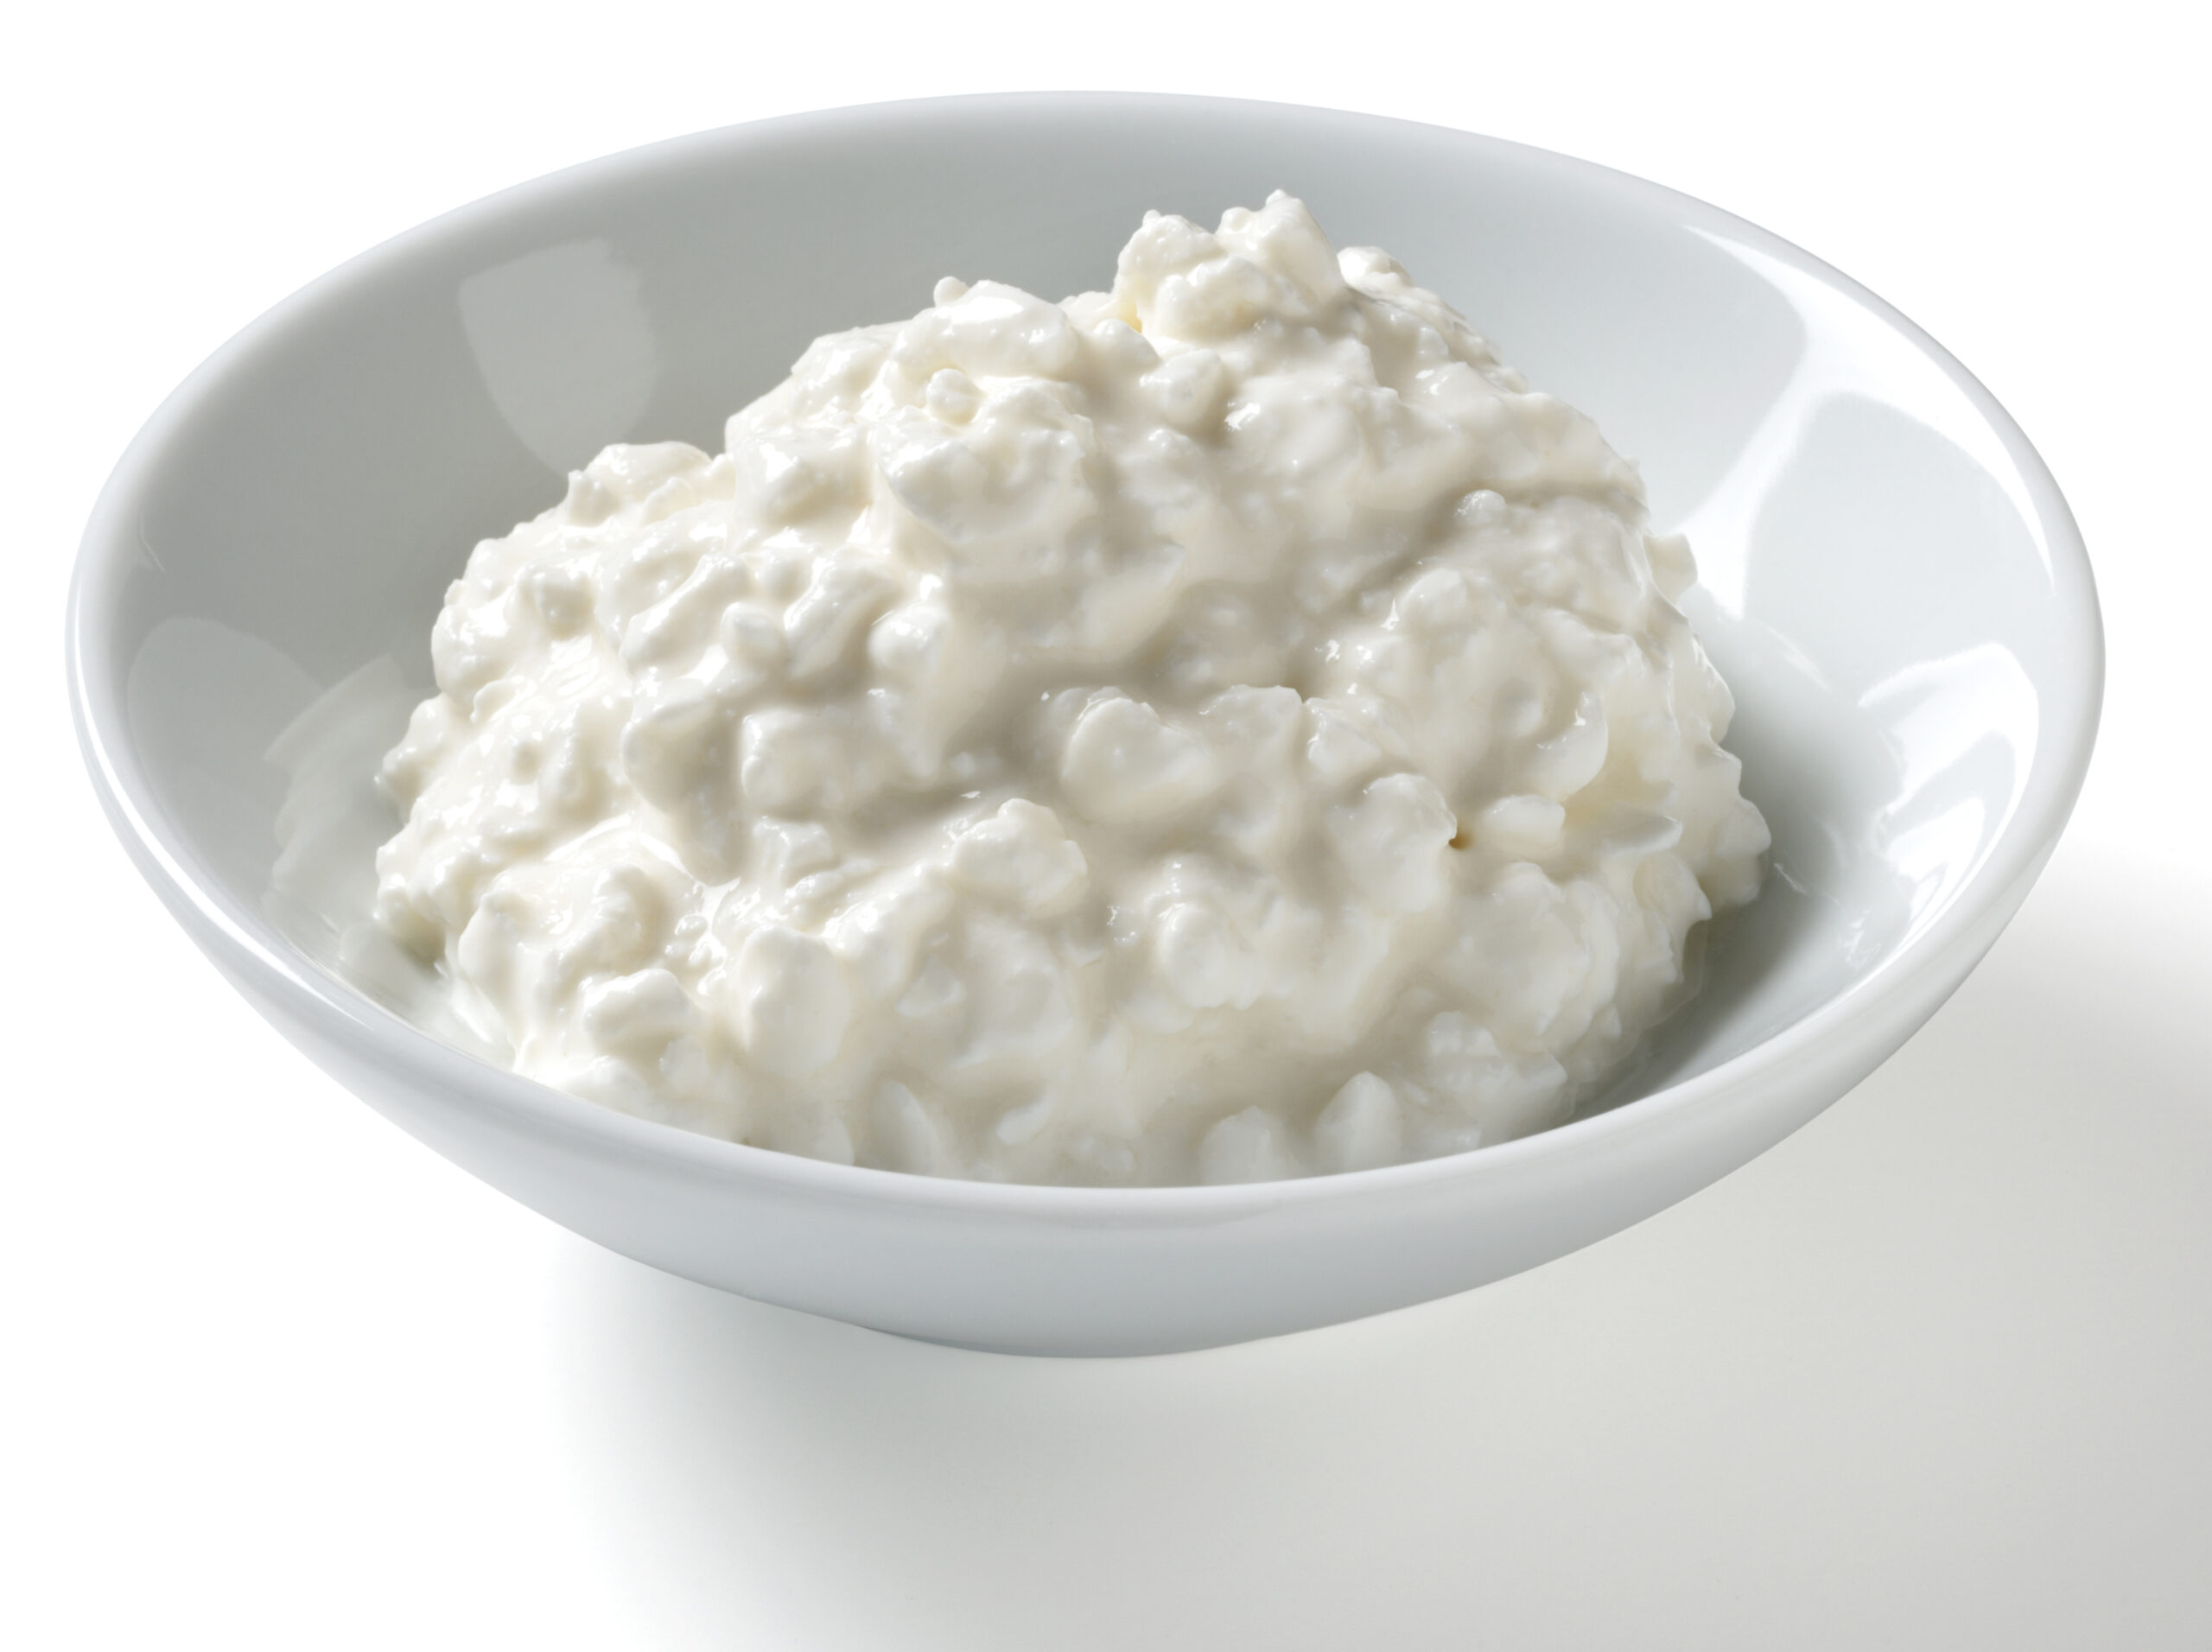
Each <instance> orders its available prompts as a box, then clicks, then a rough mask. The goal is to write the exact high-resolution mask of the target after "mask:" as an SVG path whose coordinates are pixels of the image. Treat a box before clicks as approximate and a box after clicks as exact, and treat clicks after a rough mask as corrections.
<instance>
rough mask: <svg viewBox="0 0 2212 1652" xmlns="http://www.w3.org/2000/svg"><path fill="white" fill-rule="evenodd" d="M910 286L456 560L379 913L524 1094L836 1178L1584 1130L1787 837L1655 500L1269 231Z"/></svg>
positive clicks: (1546, 407) (1244, 228) (1277, 211)
mask: <svg viewBox="0 0 2212 1652" xmlns="http://www.w3.org/2000/svg"><path fill="white" fill-rule="evenodd" d="M935 300H936V302H934V304H933V305H932V306H931V308H927V309H925V310H924V311H922V312H921V314H919V315H917V316H915V317H914V318H913V319H912V321H904V322H899V323H897V324H894V325H887V326H880V327H862V328H860V329H858V330H856V331H854V332H850V333H843V334H836V335H834V336H831V337H828V338H824V339H822V340H817V342H816V343H815V344H814V345H813V346H812V347H811V348H810V349H809V350H808V351H807V352H806V353H805V355H804V357H802V358H801V359H800V360H799V362H798V365H797V366H796V367H795V368H794V369H793V371H792V372H791V377H790V378H788V379H787V380H786V381H785V383H784V384H781V385H779V386H778V387H777V388H776V389H775V390H773V391H770V392H769V393H768V394H767V395H766V396H764V397H761V398H760V400H759V401H757V402H755V403H753V404H752V405H751V406H750V407H747V408H746V409H745V410H743V411H741V412H740V413H738V414H737V415H736V416H734V417H733V418H732V419H731V420H730V422H729V427H728V450H727V452H726V453H725V454H722V455H721V457H718V458H712V459H710V458H709V457H708V456H707V455H706V454H702V453H700V452H698V451H696V449H694V448H690V447H686V446H683V445H682V444H680V443H666V444H661V445H658V446H626V447H615V448H608V449H607V451H606V452H605V453H603V454H601V455H600V456H599V457H598V458H597V459H595V460H594V461H592V463H591V464H590V465H589V466H588V467H587V468H585V469H584V470H583V471H582V472H580V473H576V474H575V475H574V476H572V477H571V478H570V480H569V491H568V495H567V497H566V498H565V499H563V501H562V502H561V504H560V505H557V506H556V507H555V508H554V509H552V510H550V511H547V512H546V513H545V514H544V515H543V516H541V517H539V518H537V519H536V520H535V521H533V522H530V523H527V524H524V525H522V526H520V527H518V528H517V529H516V530H515V531H513V532H512V533H511V534H509V535H508V536H507V537H505V538H502V539H496V540H490V541H486V543H482V544H480V545H479V546H478V547H477V548H476V550H475V552H474V555H473V556H471V557H470V559H469V562H468V565H467V572H466V574H465V575H464V576H463V577H462V578H461V580H460V581H457V582H456V583H455V584H454V587H453V588H452V589H451V590H450V591H449V592H448V594H447V598H446V605H445V609H444V612H443V613H442V615H441V616H440V618H439V619H438V622H437V626H436V630H435V635H434V638H433V647H432V652H433V658H434V662H435V668H436V672H437V683H438V689H439V693H438V694H437V696H436V697H435V698H433V699H430V700H428V701H426V702H423V704H422V705H421V706H420V707H419V708H417V709H416V712H415V714H414V716H413V719H412V721H411V723H410V726H409V728H408V732H407V734H406V737H405V739H404V740H403V741H402V742H401V743H400V744H399V745H398V747H397V748H395V749H394V750H393V751H392V752H391V754H390V755H389V757H388V758H387V759H385V764H384V768H383V780H384V784H385V786H386V787H387V789H388V790H389V791H390V793H391V796H392V797H393V798H394V799H395V801H396V802H397V804H399V806H400V807H401V808H402V809H403V810H405V811H406V822H405V825H404V829H402V830H401V831H400V832H399V833H398V835H397V836H396V837H394V838H393V839H392V840H391V842H389V843H387V844H386V845H385V847H384V848H383V849H382V851H381V852H380V853H379V855H378V861H377V866H378V898H377V919H378V923H379V924H382V925H383V927H384V928H385V930H386V931H389V932H390V934H391V936H392V937H395V938H396V939H397V940H398V941H399V942H401V943H402V944H404V945H405V946H407V947H408V948H410V949H411V950H413V951H414V952H415V953H416V955H417V956H420V957H422V958H423V959H424V960H426V961H434V962H435V963H437V964H438V965H439V967H440V968H441V969H442V970H443V971H444V972H445V973H446V974H447V975H448V977H449V978H450V981H451V982H452V983H453V985H454V988H455V989H456V991H457V993H458V994H459V995H460V996H461V998H462V999H463V1000H464V1001H466V1002H467V1003H468V1004H469V1005H471V1006H473V1007H474V1013H476V1014H477V1015H479V1016H480V1018H481V1019H482V1020H484V1021H485V1022H486V1025H487V1026H489V1027H490V1028H491V1029H493V1030H494V1031H496V1032H499V1033H502V1034H503V1035H504V1037H505V1039H506V1041H507V1042H508V1043H509V1044H510V1045H512V1052H513V1060H514V1063H515V1065H516V1066H517V1067H518V1068H519V1069H520V1070H521V1071H524V1072H526V1073H529V1074H531V1075H533V1076H535V1077H538V1078H541V1079H543V1080H544V1081H545V1082H547V1083H551V1084H554V1085H556V1086H559V1087H560V1088H562V1089H563V1090H569V1091H571V1092H573V1093H575V1094H576V1095H578V1096H585V1097H588V1098H590V1099H592V1100H594V1101H598V1102H605V1103H607V1104H608V1105H610V1106H613V1107H617V1108H621V1109H626V1110H628V1111H630V1112H632V1113H637V1114H640V1115H645V1116H648V1117H652V1118H656V1119H661V1120H664V1121H669V1122H671V1123H675V1124H679V1125H683V1126H685V1127H687V1128H692V1129H696V1130H702V1131H706V1132H709V1133H711V1134H716V1135H721V1136H726V1137H729V1138H732V1139H734V1140H738V1141H747V1142H751V1143H754V1144H758V1145H761V1146H766V1147H775V1148H780V1149H783V1150H785V1151H788V1152H792V1153H806V1154H811V1155H814V1156H816V1157H817V1158H822V1159H828V1160H837V1161H841V1162H851V1163H858V1164H864V1165H873V1166H888V1167H893V1168H897V1169H901V1170H907V1171H916V1172H928V1173H932V1174H941V1175H955V1176H968V1177H980V1178H988V1179H1006V1180H1018V1181H1033V1182H1066V1183H1099V1184H1128V1183H1139V1184H1141V1183H1177V1182H1189V1181H1207V1182H1227V1181H1239V1180H1255V1179H1270V1178H1278V1177H1289V1176H1297V1175H1302V1174H1306V1173H1311V1172H1323V1171H1344V1170H1355V1169H1360V1168H1364V1167H1367V1166H1377V1165H1387V1164H1392V1163H1396V1162H1399V1161H1402V1160H1408V1159H1414V1158H1421V1157H1425V1156H1429V1155H1433V1154H1438V1153H1453V1152H1458V1151H1461V1150H1463V1149H1466V1148H1471V1147H1479V1146H1482V1145H1484V1144H1488V1143H1494V1142H1498V1141H1506V1140H1509V1139H1510V1138H1512V1137H1515V1136H1518V1135H1522V1134H1526V1133H1528V1132H1529V1131H1532V1130H1536V1129H1541V1128H1544V1127H1546V1126H1548V1125H1550V1124H1553V1123H1555V1122H1557V1121H1560V1120H1562V1119H1563V1118H1565V1117H1566V1116H1567V1115H1568V1114H1569V1112H1570V1111H1571V1110H1572V1109H1573V1107H1574V1106H1575V1104H1576V1103H1577V1102H1578V1100H1579V1099H1580V1098H1582V1097H1584V1096H1587V1095H1588V1094H1589V1093H1590V1092H1591V1091H1592V1089H1593V1088H1594V1087H1596V1086H1597V1085H1599V1083H1601V1082H1602V1081H1603V1080H1604V1079H1605V1077H1606V1076H1607V1075H1608V1074H1609V1073H1610V1072H1611V1071H1614V1070H1615V1069H1616V1068H1617V1067H1618V1064H1620V1062H1621V1061H1622V1059H1623V1058H1624V1056H1625V1055H1627V1054H1628V1052H1630V1049H1631V1047H1632V1046H1633V1045H1635V1043H1636V1042H1637V1039H1638V1038H1639V1037H1640V1036H1641V1035H1642V1034H1643V1032H1645V1031H1646V1030H1648V1029H1649V1027H1650V1026H1651V1025H1652V1024H1653V1022H1654V1021H1655V1020H1657V1019H1658V1018H1659V1017H1660V1016H1662V1014H1664V1013H1666V1012H1667V1011H1668V1010H1669V1008H1671V1007H1673V1006H1674V1004H1675V1002H1676V1001H1678V1000H1679V998H1680V997H1681V994H1682V992H1683V991H1684V989H1685V966H1684V959H1685V946H1686V942H1687V939H1688V936H1689V933H1690V931H1691V930H1692V928H1693V927H1694V925H1696V924H1699V923H1700V922H1701V921H1703V920H1704V919H1706V918H1708V917H1710V916H1711V915H1712V914H1713V912H1716V911H1718V910H1719V909H1722V908H1725V907H1728V906H1731V905H1737V904H1738V903H1740V902H1743V901H1745V900H1746V899H1749V898H1750V897H1751V895H1752V894H1753V893H1755V891H1756V890H1757V888H1758V881H1759V875H1760V856H1761V853H1762V851H1763V850H1764V848H1765V847H1766V844H1767V831H1766V828H1765V825H1764V822H1763V821H1762V819H1761V817H1760V816H1759V814H1758V810H1756V809H1755V808H1753V807H1752V806H1751V804H1749V803H1747V802H1746V801H1745V799H1744V797H1742V796H1741V794H1740V792H1739V791H1738V765H1737V763H1736V760H1735V759H1733V758H1732V757H1731V756H1730V755H1729V754H1728V753H1726V752H1725V751H1723V750H1722V749H1721V747H1720V746H1719V740H1720V739H1721V738H1722V736H1723V735H1724V734H1725V733H1726V728H1727V723H1728V719H1729V716H1730V713H1731V710H1732V702H1731V701H1730V698H1729V696H1728V692H1727V690H1726V688H1725V687H1724V686H1723V684H1722V683H1721V682H1720V680H1719V677H1718V676H1717V675H1716V674H1715V673H1714V671H1713V668H1712V666H1711V665H1710V664H1708V663H1707V659H1706V658H1705V656H1704V654H1703V652H1702V651H1701V650H1700V648H1699V646H1698V645H1697V643H1696V641H1695V639H1694V638H1693V637H1692V635H1691V633H1690V629H1689V626H1688V624H1687V622H1686V621H1685V620H1684V619H1683V618H1682V615H1681V613H1680V612H1679V611H1678V610H1677V608H1676V607H1675V606H1674V605H1675V600H1676V599H1678V598H1679V597H1680V596H1681V592H1682V590H1683V588H1685V587H1686V586H1687V585H1688V583H1689V581H1690V580H1691V578H1692V567H1691V562H1690V557H1689V554H1688V548H1687V547H1686V546H1685V545H1684V544H1683V543H1681V541H1680V540H1669V539H1662V538H1656V537H1652V536H1651V535H1650V534H1649V532H1648V531H1647V530H1646V524H1645V510H1644V502H1643V488H1642V485H1641V483H1640V481H1639V480H1638V478H1637V473H1636V472H1635V471H1634V470H1633V469H1632V468H1631V467H1630V466H1629V465H1628V464H1626V463H1625V462H1624V461H1622V460H1621V459H1620V458H1619V457H1618V456H1617V455H1616V454H1614V453H1613V452H1612V451H1611V449H1610V448H1608V447H1607V446H1606V445H1605V442H1604V441H1603V440H1602V439H1601V438H1600V437H1599V434H1598V432H1597V430H1596V429H1595V428H1594V427H1593V426H1592V424H1591V423H1590V421H1589V420H1587V419H1586V418H1585V417H1583V416H1581V415H1580V414H1579V413H1577V412H1576V411H1574V410H1573V409H1572V408H1570V407H1568V406H1567V405H1566V404H1565V403H1562V402H1560V401H1558V400H1556V399H1554V397H1549V396H1546V395H1544V394H1542V393H1541V392H1538V391H1531V390H1529V388H1528V387H1527V385H1526V384H1525V383H1524V382H1523V380H1522V378H1521V377H1520V375H1518V374H1517V373H1516V372H1513V371H1512V370H1511V369H1510V368H1508V367H1505V366H1503V365H1500V363H1499V362H1498V360H1497V357H1496V356H1495V355H1494V354H1493V353H1492V352H1491V348H1490V346H1489V345H1488V344H1486V343H1485V342H1484V340H1482V339H1481V338H1480V337H1478V335H1477V334H1475V333H1473V332H1472V331H1471V330H1470V328H1469V327H1468V326H1467V324H1466V323H1465V321H1462V320H1461V318H1460V317H1459V315H1457V314H1456V313H1454V312H1453V311H1452V309H1451V308H1449V307H1447V306H1446V304H1445V303H1444V302H1442V301H1441V300H1440V299H1439V298H1437V297H1436V296H1435V295H1433V294H1432V293H1429V292H1427V291H1424V290H1422V289H1420V288H1418V287H1416V286H1414V284H1413V283H1412V282H1411V280H1410V279H1409V278H1408V276H1407V274H1406V272H1405V270H1402V268H1400V266H1399V265H1398V264H1395V262H1393V261H1392V260H1391V259H1390V258H1389V257H1386V256H1384V255H1383V253H1381V252H1379V251H1374V250H1372V249H1353V250H1350V251H1344V252H1343V253H1341V254H1338V252H1336V251H1333V250H1332V247H1331V245H1330V244H1329V242H1328V240H1327V239H1326V238H1325V236H1324V235H1323V233H1322V232H1321V230H1320V229H1319V226H1317V225H1316V224H1315V222H1314V220H1313V218H1312V217H1311V216H1310V215H1309V214H1308V213H1307V212H1306V208H1305V207H1304V206H1302V205H1301V204H1300V203H1299V202H1298V201H1296V200H1292V199H1290V198H1289V197H1287V196H1285V195H1281V194H1277V195H1275V196H1274V197H1272V198H1271V199H1270V200H1268V203H1267V205H1266V206H1264V207H1262V208H1261V209H1260V210H1258V211H1256V212H1254V211H1245V210H1241V209H1240V210H1236V211H1232V212H1230V213H1228V214H1227V215H1226V216H1225V217H1224V219H1222V222H1221V226H1220V227H1219V229H1218V230H1217V231H1215V232H1211V233H1209V232H1206V231H1205V230H1204V229H1201V228H1199V227H1198V226H1196V225H1194V224H1192V223H1190V222H1188V221H1186V220H1185V219H1179V218H1174V217H1164V216H1161V215H1160V214H1157V213H1154V214H1149V215H1147V218H1146V219H1145V222H1144V225H1143V226H1142V227H1141V229H1139V230H1138V231H1137V232H1136V234H1135V238H1133V239H1132V240H1131V241H1130V242H1129V244H1128V246H1127V247H1126V248H1125V249H1124V250H1123V251H1122V255H1121V258H1120V263H1119V266H1118V268H1117V270H1116V275H1115V280H1114V284H1113V288H1112V290H1110V291H1109V292H1104V293H1086V294H1084V295H1080V296H1077V297H1075V298H1071V299H1069V300H1067V301H1066V302H1064V303H1059V304H1052V303H1047V302H1044V301H1042V300H1040V299H1038V298H1034V297H1033V296H1031V295H1029V294H1027V293H1026V292H1022V291H1020V290H1018V289H1014V288H1012V287H1007V286H1002V285H1000V284H998V283H994V282H989V281H982V282H978V283H976V284H975V285H974V286H968V285H964V284H963V283H961V282H959V281H957V280H951V279H948V280H946V281H944V282H942V283H939V284H938V289H937V292H936V295H935Z"/></svg>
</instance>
